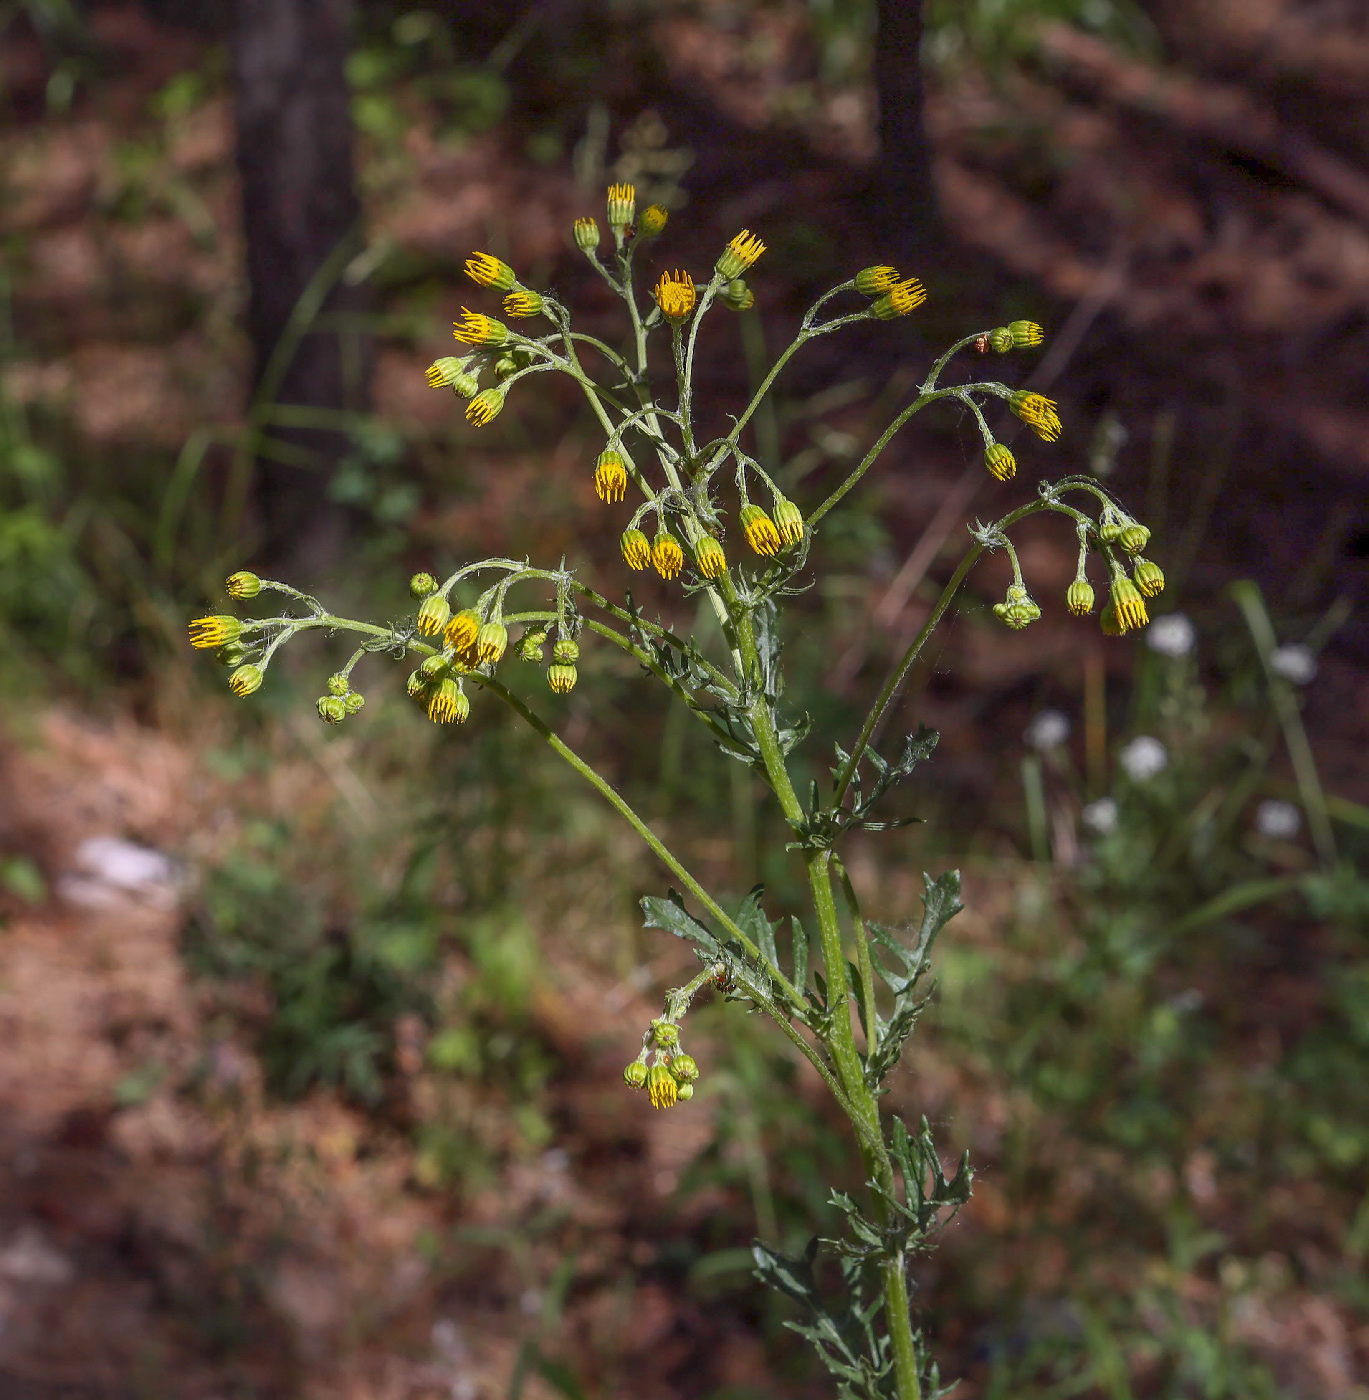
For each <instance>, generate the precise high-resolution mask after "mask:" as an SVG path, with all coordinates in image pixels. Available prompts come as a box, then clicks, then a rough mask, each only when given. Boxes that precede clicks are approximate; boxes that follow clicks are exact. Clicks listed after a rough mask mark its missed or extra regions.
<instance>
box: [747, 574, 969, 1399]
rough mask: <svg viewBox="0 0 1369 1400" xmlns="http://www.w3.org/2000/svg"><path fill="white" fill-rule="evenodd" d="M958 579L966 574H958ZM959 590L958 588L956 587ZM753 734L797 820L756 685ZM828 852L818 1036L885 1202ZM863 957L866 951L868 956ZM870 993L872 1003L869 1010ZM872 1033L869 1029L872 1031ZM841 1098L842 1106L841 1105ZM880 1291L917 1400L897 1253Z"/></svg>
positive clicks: (820, 894)
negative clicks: (822, 1013) (823, 1007)
mask: <svg viewBox="0 0 1369 1400" xmlns="http://www.w3.org/2000/svg"><path fill="white" fill-rule="evenodd" d="M962 577H963V575H962ZM957 586H958V584H957ZM734 615H735V617H736V633H737V648H738V651H739V653H740V655H741V658H742V663H743V667H744V670H743V673H742V674H743V677H744V678H748V679H749V678H751V677H753V676H754V677H759V673H760V656H759V652H758V650H757V647H756V638H755V632H754V629H753V628H752V626H751V619H750V616H749V614H748V613H747V612H746V611H745V609H740V608H739V609H736V610H735V614H734ZM749 713H750V719H751V725H752V730H753V732H754V734H755V736H756V744H757V747H758V748H759V749H760V753H761V761H762V763H763V764H764V766H765V771H766V776H767V777H768V778H769V779H770V786H771V787H772V788H773V789H774V792H775V796H776V798H777V799H778V800H779V804H780V809H781V810H782V811H783V812H784V815H785V817H786V818H787V819H788V820H790V821H791V822H794V821H798V820H801V819H802V816H803V807H802V804H801V803H800V802H799V800H798V796H797V794H796V793H795V791H794V785H793V782H792V780H791V779H790V777H789V770H788V769H787V768H786V766H785V762H784V754H783V751H782V749H781V747H780V742H779V736H778V735H777V733H776V732H775V724H774V718H773V716H772V715H771V713H770V708H769V705H768V704H767V702H766V700H765V697H764V695H763V694H761V693H760V692H759V687H757V695H756V699H755V700H754V701H753V702H752V705H751V709H750V712H749ZM830 858H831V852H829V851H821V850H820V851H813V852H811V853H810V855H809V856H808V860H807V867H808V884H809V888H810V890H811V892H812V897H813V908H814V910H815V912H816V914H817V920H818V937H819V940H820V943H821V946H822V959H823V966H824V969H825V972H826V977H827V1007H828V1012H829V1015H830V1019H829V1021H828V1023H827V1029H826V1030H825V1032H824V1034H823V1035H822V1036H821V1039H822V1042H823V1044H824V1046H825V1048H826V1050H827V1053H828V1055H829V1056H830V1057H831V1060H832V1064H833V1066H834V1068H835V1070H836V1078H837V1079H838V1080H839V1081H840V1084H841V1089H842V1091H843V1093H842V1094H841V1095H839V1096H838V1102H841V1103H842V1107H843V1110H844V1111H845V1113H846V1116H847V1118H848V1119H849V1120H850V1123H851V1126H852V1128H853V1130H854V1132H855V1135H856V1140H857V1143H858V1144H859V1146H860V1151H861V1157H862V1159H863V1160H864V1163H865V1168H866V1171H867V1172H868V1173H869V1175H870V1177H871V1178H872V1179H873V1180H874V1181H875V1182H876V1183H877V1184H878V1185H879V1187H880V1188H881V1190H883V1191H885V1192H887V1193H888V1194H889V1195H890V1196H892V1195H893V1193H894V1189H895V1186H894V1169H893V1163H892V1162H891V1161H890V1159H889V1152H888V1148H887V1147H886V1146H885V1144H884V1131H883V1126H882V1124H881V1122H880V1113H879V1101H878V1100H877V1099H876V1097H875V1095H874V1092H873V1091H872V1090H871V1088H870V1086H869V1084H868V1083H867V1082H866V1079H865V1069H864V1066H863V1065H862V1064H861V1061H860V1055H859V1052H858V1051H857V1049H856V1041H855V1034H854V1032H853V1031H852V1029H851V1009H850V998H851V988H850V984H849V982H848V981H847V977H846V955H845V952H844V951H843V949H842V942H841V921H840V919H839V918H838V917H837V906H836V900H835V899H834V898H833V895H832V878H831V870H830ZM865 956H866V958H867V959H868V956H869V952H868V949H867V950H866V953H865ZM873 999H874V998H873V988H871V993H870V1005H871V1009H872V1010H873ZM871 1029H872V1031H873V1026H872V1027H871ZM843 1100H844V1102H843ZM870 1209H871V1211H872V1212H873V1214H874V1216H875V1219H876V1220H877V1221H879V1222H880V1223H887V1216H888V1207H887V1205H886V1204H885V1202H884V1199H883V1198H882V1197H881V1196H880V1195H879V1194H878V1193H876V1192H871V1193H870ZM880 1272H881V1278H882V1282H883V1289H884V1315H885V1325H886V1326H887V1327H888V1329H889V1338H890V1341H891V1342H892V1344H893V1351H894V1372H895V1377H896V1381H897V1394H898V1400H921V1396H922V1384H921V1381H920V1379H919V1376H918V1366H917V1346H916V1342H915V1340H914V1337H913V1323H912V1315H911V1312H910V1310H909V1300H908V1281H907V1277H906V1275H905V1272H904V1260H903V1256H902V1254H901V1253H900V1254H899V1255H898V1256H897V1257H896V1258H894V1259H891V1260H890V1261H889V1262H888V1263H886V1264H884V1265H883V1266H882V1267H881V1271H880Z"/></svg>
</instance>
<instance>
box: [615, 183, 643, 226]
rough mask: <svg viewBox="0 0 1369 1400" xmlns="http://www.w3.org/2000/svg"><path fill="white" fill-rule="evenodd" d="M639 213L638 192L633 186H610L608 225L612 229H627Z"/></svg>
mask: <svg viewBox="0 0 1369 1400" xmlns="http://www.w3.org/2000/svg"><path fill="white" fill-rule="evenodd" d="M636 212H637V190H636V187H635V186H633V185H610V186H609V187H608V225H609V227H610V228H612V229H625V228H626V227H627V226H628V225H629V224H630V223H631V222H632V218H633V215H634V214H635V213H636Z"/></svg>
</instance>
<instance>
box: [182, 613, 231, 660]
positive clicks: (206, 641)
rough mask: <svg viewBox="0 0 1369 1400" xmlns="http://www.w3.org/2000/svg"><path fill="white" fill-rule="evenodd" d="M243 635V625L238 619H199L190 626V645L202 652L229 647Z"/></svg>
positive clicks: (217, 617)
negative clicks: (212, 648)
mask: <svg viewBox="0 0 1369 1400" xmlns="http://www.w3.org/2000/svg"><path fill="white" fill-rule="evenodd" d="M241 635H242V623H241V622H239V621H238V619H237V618H236V617H225V616H223V615H219V616H216V617H197V618H196V619H195V620H194V622H192V623H191V624H190V645H191V646H192V647H195V648H197V649H198V650H200V651H206V650H208V649H209V648H210V647H222V646H227V645H228V644H229V642H236V641H237V640H238V638H239V637H240V636H241Z"/></svg>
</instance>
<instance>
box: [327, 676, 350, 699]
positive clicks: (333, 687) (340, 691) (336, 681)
mask: <svg viewBox="0 0 1369 1400" xmlns="http://www.w3.org/2000/svg"><path fill="white" fill-rule="evenodd" d="M351 688H352V683H351V681H349V680H348V679H347V677H346V676H344V675H343V674H342V672H341V671H339V672H338V673H337V674H336V675H334V676H329V677H328V694H329V695H346V694H347V692H348V691H349V690H351Z"/></svg>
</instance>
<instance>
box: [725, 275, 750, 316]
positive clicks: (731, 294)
mask: <svg viewBox="0 0 1369 1400" xmlns="http://www.w3.org/2000/svg"><path fill="white" fill-rule="evenodd" d="M718 300H719V301H720V302H722V304H723V305H724V306H729V307H731V308H732V310H733V311H750V310H751V308H752V307H753V306H755V304H756V294H755V292H753V291H752V290H751V288H750V287H748V286H747V285H746V283H745V282H744V281H742V279H741V278H740V277H734V278H733V279H732V280H731V281H730V282H728V283H726V284H725V285H724V287H723V289H722V291H720V292H719V293H718Z"/></svg>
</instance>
